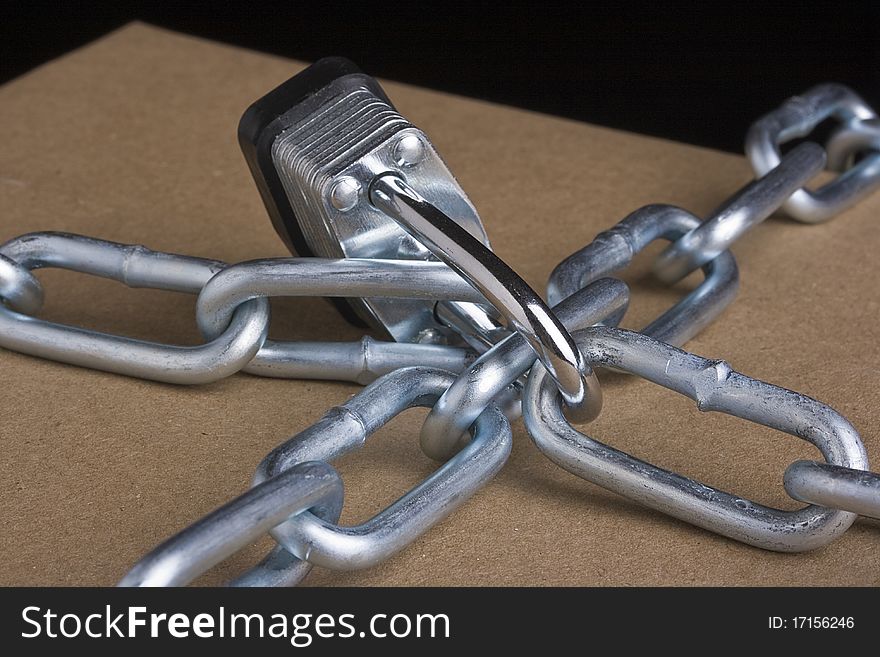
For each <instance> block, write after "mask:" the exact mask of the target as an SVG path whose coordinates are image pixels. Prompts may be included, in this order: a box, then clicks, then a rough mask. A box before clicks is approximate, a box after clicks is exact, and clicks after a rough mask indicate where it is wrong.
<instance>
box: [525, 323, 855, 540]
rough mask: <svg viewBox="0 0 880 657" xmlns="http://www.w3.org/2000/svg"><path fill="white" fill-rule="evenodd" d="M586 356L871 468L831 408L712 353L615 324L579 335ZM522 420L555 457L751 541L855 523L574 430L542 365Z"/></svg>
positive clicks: (639, 498) (600, 481)
mask: <svg viewBox="0 0 880 657" xmlns="http://www.w3.org/2000/svg"><path fill="white" fill-rule="evenodd" d="M575 336H576V339H577V341H578V344H579V345H580V347H581V349H582V350H583V352H584V356H585V357H586V358H587V360H588V361H589V362H591V363H594V364H595V365H597V366H612V367H614V368H617V369H622V370H624V371H627V372H631V373H633V374H638V375H639V376H642V377H644V378H646V379H648V380H649V381H653V382H654V383H657V384H658V385H662V386H664V387H666V388H669V389H670V390H674V391H676V392H678V393H681V394H683V395H685V396H687V397H690V398H691V399H693V400H695V401H696V402H697V407H698V408H699V409H700V410H701V411H718V412H721V413H727V414H729V415H735V416H737V417H741V418H743V419H746V420H749V421H751V422H755V423H757V424H762V425H765V426H768V427H771V428H774V429H778V430H780V431H783V432H785V433H789V434H791V435H793V436H797V437H799V438H802V439H804V440H807V441H809V442H811V443H812V444H813V445H815V446H816V447H817V448H818V449H819V451H820V452H821V453H822V456H824V457H825V459H826V460H827V461H828V462H829V463H832V464H834V465H840V466H844V467H847V468H855V469H866V468H867V465H868V460H867V456H866V454H865V448H864V446H863V445H862V442H861V440H860V439H859V435H858V433H857V432H856V430H855V429H854V428H853V427H852V425H851V424H850V423H849V422H847V421H846V420H845V419H844V418H843V417H842V416H841V415H839V414H838V413H837V412H835V411H834V410H833V409H831V408H829V407H828V406H826V405H824V404H822V403H820V402H818V401H816V400H815V399H811V398H810V397H807V396H805V395H801V394H798V393H795V392H792V391H790V390H786V389H785V388H780V387H777V386H774V385H771V384H769V383H765V382H763V381H758V380H756V379H752V378H750V377H748V376H745V375H743V374H740V373H738V372H736V371H734V370H732V369H731V368H730V366H729V365H728V364H727V363H725V362H724V361H718V360H708V359H706V358H701V357H700V356H696V355H694V354H690V353H687V352H685V351H681V350H680V349H677V348H675V347H672V346H669V345H666V344H663V343H662V342H657V341H656V340H653V339H652V338H649V337H647V336H644V335H641V334H640V333H634V332H632V331H624V330H622V329H614V328H609V327H592V328H588V329H584V330H582V331H578V332H577V333H575ZM523 417H524V419H525V423H526V427H527V428H528V430H529V433H530V434H531V436H532V439H533V440H534V442H535V444H536V445H537V446H538V448H539V449H540V450H541V451H542V452H543V453H544V454H546V455H547V456H548V457H549V458H550V459H551V460H552V461H553V462H554V463H556V464H558V465H559V466H561V467H562V468H564V469H566V470H568V471H569V472H571V473H573V474H575V475H577V476H579V477H583V478H584V479H587V480H588V481H591V482H593V483H594V484H597V485H599V486H602V487H603V488H607V489H609V490H612V491H614V492H616V493H619V494H620V495H623V496H625V497H628V498H630V499H632V500H634V501H636V502H639V503H641V504H644V505H646V506H648V507H650V508H652V509H656V510H658V511H661V512H663V513H667V514H669V515H671V516H674V517H676V518H679V519H681V520H684V521H686V522H689V523H691V524H694V525H697V526H698V527H702V528H704V529H708V530H710V531H713V532H716V533H719V534H722V535H723V536H728V537H730V538H733V539H736V540H738V541H742V542H744V543H747V544H749V545H754V546H756V547H760V548H764V549H767V550H775V551H779V552H802V551H805V550H812V549H815V548H819V547H822V546H823V545H827V544H828V543H830V542H831V541H833V540H834V539H835V538H837V537H838V536H840V535H841V534H842V533H843V532H844V531H846V529H847V528H848V527H849V526H850V525H851V524H852V523H853V521H854V520H855V518H856V516H855V514H853V513H849V512H846V511H838V510H833V509H826V508H822V507H817V506H808V507H806V508H803V509H800V510H798V511H780V510H778V509H773V508H770V507H765V506H762V505H760V504H757V503H755V502H752V501H749V500H745V499H742V498H740V497H737V496H735V495H731V494H729V493H725V492H723V491H720V490H718V489H716V488H713V487H711V486H708V485H706V484H703V483H700V482H697V481H694V480H692V479H688V478H687V477H684V476H682V475H680V474H677V473H674V472H669V471H668V470H664V469H662V468H658V467H656V466H654V465H651V464H649V463H645V462H644V461H640V460H639V459H637V458H635V457H633V456H630V455H629V454H626V453H624V452H620V451H618V450H616V449H614V448H613V447H609V446H608V445H605V444H603V443H601V442H599V441H597V440H595V439H593V438H590V437H588V436H586V435H584V434H582V433H580V432H579V431H577V430H576V429H574V428H573V427H572V426H571V425H570V424H569V423H568V420H567V419H566V418H565V416H564V415H563V413H562V407H561V405H560V400H559V396H558V394H557V392H556V390H555V388H554V385H553V383H552V380H551V379H550V378H549V377H548V376H547V375H546V373H545V372H544V370H543V368H541V367H534V368H533V369H532V372H531V374H530V375H529V381H528V383H527V384H526V389H525V392H524V395H523Z"/></svg>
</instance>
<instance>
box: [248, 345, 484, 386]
mask: <svg viewBox="0 0 880 657" xmlns="http://www.w3.org/2000/svg"><path fill="white" fill-rule="evenodd" d="M476 358H477V355H476V354H475V353H474V352H473V351H471V350H469V349H459V348H457V347H447V346H445V345H432V344H413V343H410V342H383V341H380V340H374V339H373V338H371V337H370V336H364V337H363V338H361V339H360V340H358V341H357V342H276V341H273V340H266V342H265V343H264V344H263V348H262V349H260V351H258V352H257V355H256V356H254V359H253V360H252V361H251V362H250V363H248V364H247V365H246V366H245V367H244V370H243V371H245V372H247V373H248V374H255V375H257V376H267V377H272V378H278V379H323V380H328V381H353V382H354V383H360V384H361V385H366V384H368V383H370V382H371V381H375V380H376V379H378V378H379V377H380V376H383V375H385V374H388V373H389V372H393V371H394V370H397V369H400V368H401V367H415V366H417V365H421V366H424V367H435V368H438V369H441V370H447V371H449V372H461V371H462V370H463V369H465V368H466V367H468V366H469V365H470V364H471V363H473V362H474V360H476Z"/></svg>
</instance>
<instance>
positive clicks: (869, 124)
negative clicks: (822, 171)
mask: <svg viewBox="0 0 880 657" xmlns="http://www.w3.org/2000/svg"><path fill="white" fill-rule="evenodd" d="M825 150H826V151H827V152H828V168H829V169H831V170H833V171H845V170H846V169H848V168H849V167H851V166H853V160H854V158H855V156H857V155H859V154H865V153H866V152H867V151H880V119H865V120H863V121H854V122H852V123H848V124H847V125H842V126H840V127H839V128H837V130H835V131H834V132H832V133H831V136H830V137H829V138H828V143H827V144H825Z"/></svg>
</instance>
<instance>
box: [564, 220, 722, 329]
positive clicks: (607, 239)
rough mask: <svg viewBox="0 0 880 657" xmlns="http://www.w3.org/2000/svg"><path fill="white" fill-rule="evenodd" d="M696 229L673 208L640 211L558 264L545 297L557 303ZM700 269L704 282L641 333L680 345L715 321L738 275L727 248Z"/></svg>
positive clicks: (695, 225) (697, 224)
mask: <svg viewBox="0 0 880 657" xmlns="http://www.w3.org/2000/svg"><path fill="white" fill-rule="evenodd" d="M699 225H700V220H699V219H698V218H697V217H695V216H694V215H692V214H691V213H690V212H687V211H686V210H682V209H681V208H677V207H675V206H672V205H647V206H645V207H643V208H640V209H638V210H636V211H635V212H633V213H632V214H630V215H629V216H628V217H626V218H625V219H623V220H622V221H620V222H619V223H618V224H616V225H615V226H613V227H612V228H610V229H609V230H606V231H604V232H602V233H599V234H598V235H597V236H596V237H595V238H594V239H593V241H592V242H590V243H589V244H588V245H587V246H585V247H584V248H582V249H580V250H579V251H576V252H575V253H573V254H572V255H570V256H568V257H567V258H566V259H565V260H563V261H562V262H561V263H559V264H558V265H557V266H556V268H555V269H554V270H553V272H552V273H551V274H550V280H549V281H548V283H547V298H548V299H549V300H550V302H551V303H559V302H560V301H561V300H562V299H564V298H566V297H568V296H569V295H571V294H573V293H574V292H575V291H576V290H579V289H581V288H582V287H584V286H585V285H587V284H589V283H591V282H592V281H595V280H597V279H599V278H601V277H603V276H610V275H611V274H613V273H615V272H618V271H620V270H622V269H624V268H626V267H627V266H629V264H630V263H631V262H632V260H633V258H634V257H635V256H636V255H637V254H638V253H640V252H641V251H642V250H644V249H645V247H647V246H648V245H649V244H650V243H651V242H653V241H654V240H657V239H665V240H669V241H671V242H672V241H675V240H677V239H679V238H681V237H682V236H683V235H685V234H687V233H688V232H689V231H691V230H694V229H695V228H697V227H698V226H699ZM703 271H704V274H705V280H704V281H703V282H702V283H700V285H699V286H698V287H697V288H696V289H694V290H693V291H692V292H690V293H688V294H687V295H686V296H685V297H684V298H683V299H681V301H679V302H678V303H676V304H675V305H674V306H673V307H672V308H670V309H669V310H667V311H666V312H665V313H663V314H662V315H661V316H660V317H658V318H657V319H655V320H654V321H653V322H651V323H650V324H649V325H648V326H646V327H645V328H643V329H642V331H641V332H642V333H644V334H645V335H650V336H651V337H653V338H655V339H657V340H660V341H661V342H667V343H669V344H673V345H678V346H680V345H682V344H684V343H685V342H687V341H688V340H690V339H691V338H693V337H694V336H695V335H697V334H698V333H699V332H700V331H702V330H703V329H704V328H705V327H706V326H708V325H709V324H710V323H711V322H713V321H714V320H715V318H716V317H718V315H720V314H721V313H722V311H723V310H724V309H725V308H726V307H727V306H728V305H729V304H730V302H732V301H733V300H734V298H735V297H736V293H737V290H738V289H739V271H738V269H737V266H736V260H735V259H734V257H733V254H732V253H730V251H727V250H724V251H722V252H720V253H719V254H718V255H717V256H716V257H715V258H714V259H712V260H711V261H709V262H707V263H706V264H705V266H703ZM603 323H605V324H610V322H603Z"/></svg>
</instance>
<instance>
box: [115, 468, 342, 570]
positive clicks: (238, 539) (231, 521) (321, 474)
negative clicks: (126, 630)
mask: <svg viewBox="0 0 880 657" xmlns="http://www.w3.org/2000/svg"><path fill="white" fill-rule="evenodd" d="M342 494H343V493H342V480H341V479H340V478H339V475H338V474H337V472H336V470H334V469H333V467H332V466H330V465H328V464H327V463H320V462H315V463H300V464H298V465H296V466H294V467H292V468H289V469H288V470H286V471H284V472H281V473H279V474H278V476H276V477H273V478H272V479H268V480H266V481H264V482H263V483H261V484H260V485H258V486H255V487H253V488H251V489H250V490H249V491H248V492H247V493H245V494H244V495H241V496H239V497H237V498H236V499H234V500H232V501H230V502H228V503H227V504H224V505H223V506H221V507H220V508H219V509H217V510H216V511H213V512H212V513H210V514H208V515H206V516H205V517H204V518H202V519H200V520H199V521H198V522H196V523H194V524H192V525H190V526H189V527H187V528H186V529H185V530H184V531H182V532H180V533H179V534H177V535H175V536H173V537H172V538H170V539H168V540H167V541H165V542H164V543H162V544H161V545H159V546H158V547H157V548H156V549H154V550H153V551H152V552H150V553H149V554H147V555H146V556H145V557H144V558H143V559H141V560H140V561H138V562H137V563H136V564H135V565H134V567H132V569H131V570H130V571H128V573H127V574H126V575H125V577H123V578H122V580H121V581H120V582H119V586H184V585H186V584H189V583H190V582H191V581H192V580H194V579H195V578H196V577H198V576H199V575H201V574H202V573H204V572H206V571H207V570H209V569H210V568H211V567H213V566H215V565H217V564H218V563H220V562H221V561H223V560H224V559H226V558H227V557H230V556H232V555H233V554H235V553H236V552H238V551H239V550H240V549H241V548H243V547H245V546H247V545H248V544H250V543H252V542H253V541H255V540H256V539H258V538H259V537H260V536H262V535H263V534H264V533H266V532H267V531H268V530H269V529H271V528H272V527H274V526H275V525H277V524H279V523H280V522H282V521H284V520H285V519H287V518H288V517H289V516H293V515H296V514H298V513H302V512H304V511H307V510H312V511H313V512H314V513H315V514H317V515H318V516H320V517H325V518H329V519H330V520H331V521H334V520H336V519H337V518H339V512H340V511H341V509H342ZM307 572H308V569H305V568H300V569H299V570H298V574H301V575H302V576H303V577H304V576H305V575H306V574H307Z"/></svg>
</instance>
